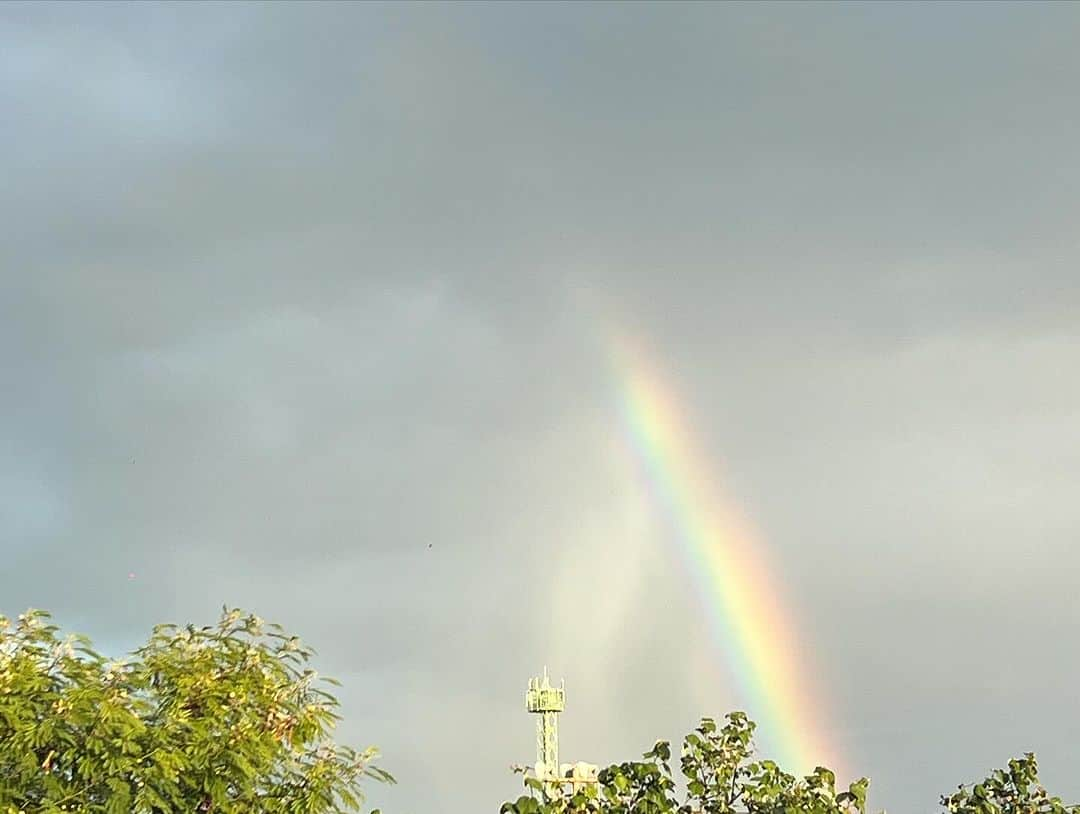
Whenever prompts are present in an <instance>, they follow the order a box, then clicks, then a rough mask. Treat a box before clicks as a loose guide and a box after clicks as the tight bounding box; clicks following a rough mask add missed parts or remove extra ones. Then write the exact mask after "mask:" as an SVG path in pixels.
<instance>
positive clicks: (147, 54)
mask: <svg viewBox="0 0 1080 814" xmlns="http://www.w3.org/2000/svg"><path fill="white" fill-rule="evenodd" d="M1078 37H1080V5H1076V4H1065V3H1061V4H1045V5H1043V4H1038V3H1034V2H1031V3H1022V4H1008V3H996V4H985V5H984V4H977V3H961V4H948V3H940V4H921V3H904V4H887V3H872V4H867V5H862V4H854V3H851V4H839V3H836V4H824V5H813V4H794V3H785V4H777V5H770V4H753V5H741V4H724V5H720V4H717V5H710V4H689V5H679V4H674V3H667V4H663V5H650V4H645V3H634V4H597V5H591V4H586V3H579V4H558V3H543V4H535V5H514V4H497V5H496V4H476V5H470V4H442V5H437V4H417V5H409V4H393V5H380V4H376V3H365V4H325V5H324V4H316V3H306V4H299V5H291V4H287V3H274V4H266V5H256V4H244V3H229V4H195V3H190V4H182V5H181V4H178V5H159V4H153V3H139V4H124V5H121V4H113V5H97V4H92V3H80V4H55V5H54V4H47V3H5V4H3V5H0V123H2V126H0V177H2V178H3V179H4V183H3V184H2V185H0V234H2V240H0V374H2V376H3V386H2V391H0V392H2V397H0V562H2V563H3V565H2V568H0V612H2V613H7V614H9V615H13V614H17V613H19V612H21V611H22V610H24V609H26V608H27V607H37V608H45V609H48V610H50V611H51V612H52V613H53V614H54V616H55V617H56V620H57V622H58V623H59V624H60V625H61V626H62V627H64V628H65V629H67V630H73V631H79V632H82V633H86V634H88V635H90V636H91V637H92V638H93V639H94V641H95V642H96V643H97V645H98V646H99V648H100V649H103V650H106V651H107V652H113V651H115V652H117V653H121V652H123V651H125V650H128V649H130V648H133V647H135V646H137V645H138V644H139V643H140V642H141V641H142V640H144V639H145V637H146V636H147V635H148V634H149V632H150V628H151V627H152V626H153V625H154V624H157V623H159V622H165V621H173V622H192V623H195V624H209V623H211V622H213V621H216V619H217V616H218V613H219V611H220V608H221V606H222V605H223V604H228V605H230V606H240V607H242V608H245V609H247V610H250V611H253V612H256V613H258V614H259V615H260V616H262V617H264V618H266V619H268V620H271V621H275V622H279V623H281V624H283V625H284V626H285V627H286V628H287V629H288V630H289V631H290V632H293V633H296V634H298V635H300V636H301V637H302V638H303V639H304V640H305V641H306V642H307V643H309V644H311V645H312V646H314V647H315V648H316V649H317V650H318V651H319V657H318V659H317V661H316V664H315V666H316V667H317V668H318V669H319V670H320V672H321V673H325V674H328V675H332V676H334V677H336V678H338V679H339V680H341V681H342V682H343V684H344V686H343V688H342V689H341V691H340V697H341V699H342V703H343V710H342V712H343V715H344V721H343V722H342V724H341V726H340V728H339V732H338V735H339V738H340V739H341V740H342V741H344V742H347V743H351V744H353V745H356V746H364V745H367V744H377V745H378V746H379V747H380V748H381V750H382V752H383V755H384V757H383V760H382V765H383V767H384V768H386V769H388V770H390V771H391V772H392V773H394V774H395V775H396V776H397V777H398V780H399V785H398V786H396V787H393V788H382V787H372V788H370V795H369V799H370V801H371V803H373V804H376V805H381V806H383V807H384V809H385V810H387V811H388V812H399V813H400V814H408V812H420V811H431V810H438V811H442V812H462V814H464V812H480V811H492V812H494V811H497V810H498V806H499V804H500V803H501V802H502V801H503V800H506V799H510V798H512V797H514V796H516V795H517V794H518V793H519V788H520V779H519V778H515V777H514V776H513V775H512V774H511V773H510V772H509V769H508V767H509V765H510V764H511V763H528V762H532V761H533V760H534V733H533V721H532V720H530V718H529V716H528V715H527V714H526V712H525V710H524V708H523V693H524V690H525V686H526V682H527V680H528V678H529V677H530V676H532V675H535V674H536V673H538V672H539V671H540V670H542V669H543V667H544V665H545V664H546V665H547V666H548V667H549V668H550V670H551V672H552V675H553V676H554V677H556V678H565V680H566V687H567V709H566V713H565V714H564V715H563V719H562V730H561V733H562V757H563V759H564V760H588V761H591V762H594V763H600V764H603V763H605V762H609V761H617V760H625V759H631V758H634V757H637V756H639V755H640V754H641V752H643V751H645V750H646V749H648V748H649V747H650V746H651V745H652V743H653V741H655V740H656V739H659V738H663V739H669V740H673V741H676V742H677V741H679V740H680V739H681V737H682V736H683V735H684V734H685V733H686V732H688V731H689V730H690V729H691V728H692V727H693V725H694V724H695V723H696V721H697V720H698V719H699V718H700V717H701V716H705V715H711V716H722V715H723V714H724V713H725V712H727V711H729V710H733V709H746V711H747V712H748V713H749V714H750V716H751V717H752V718H756V719H765V718H767V717H768V716H767V714H766V713H767V712H768V710H763V709H760V708H759V709H758V710H755V709H754V708H747V704H748V703H749V702H750V701H752V700H753V696H752V694H748V693H747V691H746V687H745V686H741V685H740V684H739V682H738V681H737V680H736V679H738V677H739V666H738V664H739V658H740V654H739V651H738V647H737V645H736V643H734V642H733V641H726V640H725V639H724V637H723V636H722V635H718V634H717V633H716V630H717V629H719V628H717V627H716V625H717V623H718V622H723V621H724V620H722V619H721V620H718V619H717V618H716V607H717V605H716V603H715V601H713V600H715V599H716V598H717V597H716V596H715V595H713V596H711V597H710V594H709V589H708V584H707V583H706V584H705V585H706V589H705V590H703V588H702V585H703V583H702V582H701V575H700V574H696V573H695V571H694V566H693V562H692V560H690V559H688V558H687V557H686V556H685V553H686V552H685V547H684V545H683V543H682V542H680V540H679V539H678V537H679V535H678V528H677V526H675V525H673V524H672V523H671V522H670V518H667V519H666V518H665V516H664V514H663V512H662V511H661V509H662V507H660V506H659V505H658V501H657V499H656V494H655V492H654V490H651V489H650V487H649V485H648V483H647V482H646V481H645V480H644V479H643V478H642V473H641V466H640V462H639V461H635V458H634V455H633V451H632V449H630V447H631V446H632V445H631V444H628V441H629V440H631V439H628V438H627V436H626V432H625V430H623V429H620V423H619V415H618V413H619V407H620V404H621V403H623V402H624V401H625V394H626V382H627V378H628V376H629V373H630V372H629V371H628V370H627V369H625V368H620V367H619V366H618V365H616V364H613V362H612V359H613V357H612V345H611V343H612V341H613V336H614V334H616V333H617V334H619V335H623V336H626V337H629V338H631V339H632V340H633V342H634V343H635V345H636V346H637V347H640V348H643V349H645V352H647V354H648V356H649V358H650V359H651V360H652V362H653V364H654V365H655V367H656V369H657V370H658V371H659V372H660V373H661V375H662V376H663V379H664V381H665V382H666V383H667V384H666V385H665V386H666V388H667V391H666V392H667V394H668V396H669V397H670V398H671V399H672V401H673V403H675V404H677V405H678V406H679V409H680V413H681V415H682V416H683V419H682V425H681V427H680V429H681V431H683V432H684V433H685V437H686V438H687V439H689V441H688V443H690V445H691V448H692V451H693V454H694V456H695V458H696V459H697V460H698V461H700V462H702V465H703V466H704V468H705V470H706V471H707V472H708V473H709V478H710V482H711V483H712V484H713V486H714V488H715V490H716V491H715V494H716V496H717V499H718V500H721V499H722V500H723V501H726V502H728V503H730V505H732V506H735V507H737V509H738V511H739V513H740V514H741V515H742V516H743V517H745V518H746V520H747V523H749V524H750V525H751V526H752V528H753V533H752V539H753V541H754V543H753V544H754V546H756V548H757V550H758V551H759V552H760V553H761V555H762V556H763V557H766V558H767V559H768V561H769V562H770V563H772V569H773V577H772V581H771V582H770V583H768V584H767V587H768V588H769V590H767V591H765V592H764V593H765V594H767V596H764V597H759V604H760V605H761V606H763V607H775V608H783V609H784V610H783V614H784V617H783V618H786V619H787V620H788V621H789V622H790V623H791V625H792V630H794V631H795V632H796V633H795V635H796V641H797V646H796V648H797V650H798V653H797V655H798V663H799V664H800V665H801V666H800V669H801V671H802V672H801V673H800V674H799V675H797V676H794V675H793V676H791V677H789V678H790V680H792V681H794V682H796V683H797V684H798V685H799V686H800V687H806V688H809V687H811V686H812V687H813V688H814V689H813V691H812V692H809V691H808V693H809V694H808V695H807V696H806V700H807V703H808V704H809V705H811V706H813V707H814V709H813V712H814V713H815V714H816V715H817V717H818V719H819V720H820V721H821V724H820V726H821V731H820V732H819V733H817V734H818V735H819V736H820V739H821V741H822V742H825V743H828V744H829V745H830V747H831V749H832V750H833V752H832V755H833V757H834V758H835V761H836V763H835V764H834V765H836V766H838V767H840V768H841V771H840V780H841V781H844V782H846V781H850V780H852V779H854V778H855V777H858V776H861V775H868V776H870V778H871V780H872V785H871V793H870V803H871V807H872V808H873V809H874V810H881V809H882V808H886V809H888V810H890V811H909V812H914V811H930V810H933V809H934V808H935V807H936V804H937V800H938V796H939V795H940V794H943V793H948V792H950V791H951V790H952V789H954V788H955V786H956V785H957V784H959V783H961V782H970V781H974V780H977V779H979V778H981V777H983V776H985V775H986V773H988V772H989V771H990V770H991V769H993V768H995V767H997V766H1001V765H1003V764H1004V763H1005V762H1006V761H1007V760H1008V759H1009V758H1010V757H1012V756H1014V755H1018V754H1020V753H1022V752H1024V751H1028V750H1032V751H1035V752H1036V753H1037V755H1038V756H1039V758H1040V764H1041V766H1042V771H1043V775H1044V781H1045V783H1046V784H1047V785H1048V786H1049V787H1050V789H1051V791H1052V792H1054V793H1057V794H1060V795H1062V796H1063V797H1066V798H1067V799H1069V798H1071V800H1072V801H1076V800H1077V799H1078V798H1080V774H1078V773H1077V772H1076V756H1077V747H1076V742H1075V736H1076V732H1077V731H1080V703H1078V702H1077V697H1076V690H1075V688H1076V685H1077V675H1078V673H1080V648H1077V647H1076V646H1075V641H1076V639H1077V634H1078V630H1080V600H1078V598H1077V591H1076V579H1077V577H1076V574H1077V572H1078V569H1080V548H1078V546H1077V544H1076V542H1077V539H1078V532H1080V501H1077V500H1076V495H1077V486H1078V485H1080V378H1078V377H1077V376H1076V375H1075V371H1076V370H1077V368H1078V366H1080V319H1078V316H1080V275H1078V274H1077V271H1076V269H1077V268H1078V265H1080V237H1078V236H1077V234H1078V233H1077V230H1076V227H1075V224H1076V223H1077V222H1078V221H1080V150H1078V148H1077V145H1078V144H1080V105H1078V104H1077V101H1076V83H1077V80H1078V77H1080V51H1078V50H1077V49H1076V47H1075V43H1076V41H1077V39H1078ZM129 574H133V575H134V578H130V577H129ZM729 578H730V579H732V580H735V579H737V578H738V575H735V574H733V575H730V576H729ZM712 590H713V591H714V594H715V592H717V591H719V590H720V589H719V588H717V587H716V586H712ZM744 621H746V620H744ZM750 621H753V620H750ZM759 627H760V628H761V631H762V632H761V635H762V636H763V637H765V638H766V639H767V637H768V627H767V626H765V625H759ZM760 643H761V645H762V646H763V647H766V648H768V647H770V646H772V645H771V644H770V643H769V642H768V641H763V642H760ZM767 702H768V701H767V698H766V703H767ZM774 723H775V724H776V725H775V726H774V728H773V729H772V730H769V731H762V732H759V736H760V737H759V745H761V746H762V748H763V749H764V750H768V749H769V748H770V744H779V743H781V742H782V741H783V740H784V738H785V737H789V736H790V735H791V733H785V732H783V731H778V730H779V729H781V728H782V727H783V725H784V721H783V719H780V720H779V721H774Z"/></svg>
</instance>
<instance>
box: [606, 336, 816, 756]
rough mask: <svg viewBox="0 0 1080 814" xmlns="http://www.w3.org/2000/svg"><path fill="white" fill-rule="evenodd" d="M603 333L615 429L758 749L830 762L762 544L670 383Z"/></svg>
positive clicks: (636, 352)
mask: <svg viewBox="0 0 1080 814" xmlns="http://www.w3.org/2000/svg"><path fill="white" fill-rule="evenodd" d="M608 339H609V340H610V341H608V342H607V343H606V344H607V347H608V348H609V350H610V352H611V355H612V361H613V363H614V372H615V375H616V380H617V392H618V405H617V408H618V413H619V417H620V423H621V429H622V433H623V435H624V436H625V439H626V440H627V441H628V442H629V446H630V447H631V448H632V450H633V451H634V457H635V458H636V459H637V461H638V463H639V464H640V467H641V469H642V470H643V471H644V474H645V477H646V479H647V482H648V484H649V488H650V491H651V492H652V494H653V496H654V499H655V500H656V502H657V504H658V507H659V508H661V509H662V511H663V512H664V514H665V515H666V516H667V520H668V521H669V522H670V523H671V526H672V528H673V530H674V532H675V534H674V536H675V538H676V539H677V540H678V545H679V548H680V551H681V553H682V555H683V559H684V562H685V565H686V566H687V569H688V570H689V571H690V573H691V575H692V577H693V580H694V583H695V587H696V589H697V592H698V594H699V598H700V600H701V602H702V604H703V605H704V607H705V608H706V611H707V614H708V617H709V627H710V631H711V633H712V636H713V638H714V640H715V644H716V646H717V648H719V649H720V650H721V651H722V652H723V654H724V656H725V660H726V661H727V662H728V666H729V667H730V668H731V671H732V673H733V674H734V676H735V678H736V681H737V683H738V685H739V687H740V689H741V690H742V693H743V696H744V698H745V700H746V701H747V706H746V712H747V714H748V715H749V716H750V718H751V719H753V720H754V721H756V722H757V723H758V731H757V734H758V737H759V738H760V739H761V741H763V742H764V743H765V744H767V745H768V746H769V747H771V752H772V753H771V754H765V755H764V756H765V757H772V758H773V759H775V760H776V761H777V763H779V764H780V767H781V768H782V769H784V770H785V771H788V772H792V773H794V774H806V773H808V772H810V771H812V770H813V769H814V767H816V766H819V765H825V766H829V767H830V768H832V769H833V770H834V771H835V770H837V767H836V765H835V763H834V761H835V760H836V755H834V754H833V753H832V750H831V749H830V748H828V744H827V742H826V741H827V739H826V738H825V736H824V731H823V729H822V727H821V724H820V721H821V720H822V719H823V718H824V717H825V716H824V710H823V703H822V701H821V698H820V695H819V694H818V693H816V692H815V691H814V690H813V688H812V682H811V680H810V676H809V674H808V672H807V671H805V670H804V669H802V666H801V664H800V663H799V662H800V658H799V653H800V644H801V640H800V638H799V636H798V635H797V633H796V631H795V629H794V625H793V624H792V621H791V617H790V614H789V613H788V612H787V610H786V608H785V607H784V603H783V599H784V595H785V591H784V590H783V588H782V587H781V585H780V583H779V582H778V580H777V579H776V577H775V576H774V575H773V574H772V572H771V569H770V568H769V567H768V565H769V563H768V559H767V553H768V552H767V550H766V548H765V547H764V544H763V542H762V541H761V540H759V539H758V538H757V537H756V536H755V535H754V533H753V531H752V530H751V529H750V528H749V527H748V524H747V523H746V522H745V521H744V520H743V518H742V517H740V515H739V513H738V512H737V511H736V510H734V509H733V508H732V507H730V506H727V505H725V504H724V501H723V499H722V496H721V491H720V489H719V487H718V485H717V483H716V478H715V477H713V476H712V474H711V472H710V468H709V466H708V462H707V461H706V460H705V458H704V456H703V455H702V454H701V452H700V451H699V448H698V446H697V445H696V444H695V443H694V441H693V440H692V439H691V438H690V436H689V433H688V429H687V428H688V426H689V422H688V421H687V419H686V417H685V416H684V415H683V412H682V411H681V410H680V409H679V405H678V404H677V400H676V397H675V391H674V390H673V389H672V387H671V386H669V385H668V384H667V383H666V382H665V381H664V380H663V379H662V378H661V377H660V375H659V373H658V372H657V368H656V366H655V365H654V364H652V363H651V362H650V360H649V357H648V355H647V354H646V352H645V351H644V350H643V349H642V348H641V347H640V346H639V345H637V344H634V343H633V342H631V341H630V340H629V338H627V337H626V336H625V335H620V334H615V333H612V332H608Z"/></svg>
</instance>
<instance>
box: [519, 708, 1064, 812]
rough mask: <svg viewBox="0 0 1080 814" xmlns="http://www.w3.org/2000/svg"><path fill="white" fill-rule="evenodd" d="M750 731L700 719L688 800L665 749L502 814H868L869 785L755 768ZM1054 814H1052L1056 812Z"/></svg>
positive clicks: (686, 744) (685, 759) (686, 768)
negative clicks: (839, 786)
mask: <svg viewBox="0 0 1080 814" xmlns="http://www.w3.org/2000/svg"><path fill="white" fill-rule="evenodd" d="M754 728H755V724H754V722H753V721H751V720H749V719H748V718H747V717H746V715H745V714H744V713H741V712H733V713H731V714H730V715H728V716H727V719H726V723H725V725H724V726H723V727H722V728H718V727H717V725H716V722H715V721H714V720H712V719H710V718H705V719H703V720H702V721H701V724H700V725H699V726H698V727H697V729H695V730H694V732H692V733H690V734H689V735H687V736H686V738H685V740H684V741H683V749H682V757H681V761H680V763H681V769H682V774H683V777H684V778H685V779H686V787H687V790H686V796H685V800H684V802H682V803H681V804H680V803H679V802H678V800H677V794H676V791H677V790H676V784H675V780H674V778H673V777H672V773H671V767H670V761H671V747H670V745H669V744H668V743H667V742H666V741H658V742H657V743H656V745H655V746H654V747H653V748H652V749H651V750H650V751H648V752H646V753H645V754H644V755H643V760H641V761H633V762H629V763H621V764H617V765H612V766H609V767H607V768H606V769H604V770H603V771H601V772H600V774H599V775H598V782H597V783H596V784H595V785H591V786H586V787H585V788H584V789H581V790H579V791H577V792H576V793H574V794H572V795H565V794H562V793H559V792H554V793H553V792H552V791H551V790H550V789H549V788H546V787H545V786H544V784H542V783H540V782H538V781H537V780H535V779H532V778H530V779H528V780H526V783H527V784H528V785H529V787H530V790H531V794H530V795H529V796H522V797H519V798H518V800H517V801H515V802H511V803H505V804H504V805H503V806H502V808H501V809H500V811H501V814H693V812H702V814H865V811H866V790H867V786H868V781H867V780H866V779H865V778H863V779H860V780H858V781H856V782H855V783H852V784H851V785H850V786H849V787H848V789H847V790H846V791H841V792H839V793H838V792H837V791H836V778H835V776H834V775H833V773H832V772H831V771H829V770H828V769H825V768H820V767H819V768H818V769H816V770H815V771H814V773H813V774H811V775H808V776H806V777H804V778H801V779H799V778H796V777H795V776H794V775H790V774H787V773H786V772H783V771H782V770H781V769H780V767H779V766H777V765H776V763H774V762H772V761H770V760H755V759H754V756H753V744H752V738H753V733H754ZM1055 814H1057V813H1056V812H1055Z"/></svg>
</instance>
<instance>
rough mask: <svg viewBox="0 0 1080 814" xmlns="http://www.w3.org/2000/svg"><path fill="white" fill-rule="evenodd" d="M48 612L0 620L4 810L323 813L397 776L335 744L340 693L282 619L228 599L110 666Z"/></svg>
mask: <svg viewBox="0 0 1080 814" xmlns="http://www.w3.org/2000/svg"><path fill="white" fill-rule="evenodd" d="M49 619H50V616H49V614H47V613H45V612H42V611H28V612H27V613H25V614H23V615H22V616H20V617H19V619H18V621H17V623H16V624H15V625H12V624H11V623H10V622H9V620H8V619H6V618H4V617H0V812H2V814H18V813H20V812H26V813H27V814H30V812H34V813H35V814H36V812H42V813H44V812H50V814H51V812H61V811H78V812H86V814H171V813H172V812H176V814H181V813H182V814H190V812H200V813H201V814H209V813H210V812H214V814H278V813H279V812H281V813H284V812H289V814H301V813H302V814H329V812H340V811H357V810H359V808H360V805H361V803H362V801H363V794H362V790H361V787H360V783H361V781H362V780H364V779H365V778H370V779H374V780H377V781H383V782H391V783H392V782H394V780H393V778H392V777H391V776H390V775H389V774H387V773H386V772H385V771H383V770H381V769H378V768H376V767H374V766H373V765H372V763H373V761H374V760H375V758H376V757H377V754H378V753H377V751H376V750H375V749H373V748H369V749H365V750H363V751H359V752H358V751H355V750H353V749H350V748H348V747H343V746H338V745H336V744H335V743H334V742H333V740H332V739H331V737H330V732H331V730H332V729H333V727H334V725H335V723H336V721H337V720H339V717H338V715H337V714H336V712H335V708H336V707H337V706H338V702H337V700H336V699H335V698H334V696H333V695H331V694H330V693H329V692H326V691H324V690H321V689H318V688H317V686H315V681H316V678H317V675H316V673H315V672H314V671H313V670H310V669H303V665H304V663H305V662H307V661H308V659H309V658H310V656H311V655H312V654H313V652H314V651H312V650H311V649H310V648H306V647H304V646H302V645H301V643H300V641H299V639H297V638H296V637H294V636H289V635H286V634H285V633H284V632H283V631H282V629H281V627H280V626H278V625H268V626H267V625H264V623H263V622H262V620H260V619H259V618H258V617H256V616H252V615H246V614H244V613H243V612H241V611H240V610H231V611H229V610H227V609H223V611H222V616H221V620H220V621H219V622H218V624H217V625H216V626H213V627H202V628H198V629H196V628H194V627H192V626H190V625H189V626H187V627H186V628H183V629H180V628H177V627H176V626H175V625H160V626H158V627H156V628H154V631H153V634H152V635H151V637H150V639H149V641H148V643H147V644H146V645H145V646H144V647H142V648H140V649H138V650H136V651H135V652H134V653H133V654H132V655H131V657H130V658H129V659H128V660H126V661H121V662H108V661H107V660H106V659H105V658H104V657H102V656H101V655H99V654H98V653H96V652H95V651H94V650H92V649H91V647H90V642H89V640H88V639H86V638H85V637H82V636H69V637H68V638H67V639H65V640H60V639H59V638H58V636H57V631H58V628H57V627H56V626H55V625H52V624H50V623H49ZM322 680H323V681H326V682H328V683H331V684H335V685H337V682H334V681H332V680H330V679H322ZM337 686H340V685H337Z"/></svg>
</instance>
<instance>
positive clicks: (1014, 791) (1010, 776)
mask: <svg viewBox="0 0 1080 814" xmlns="http://www.w3.org/2000/svg"><path fill="white" fill-rule="evenodd" d="M941 804H942V805H943V806H944V807H945V810H946V811H948V812H949V814H1080V805H1072V806H1069V805H1064V804H1063V803H1062V802H1061V798H1060V797H1051V796H1050V795H1049V794H1047V792H1046V789H1045V788H1043V786H1042V784H1041V783H1040V782H1039V764H1038V763H1037V762H1036V760H1035V755H1033V754H1031V753H1030V752H1029V753H1028V754H1026V755H1024V756H1023V757H1022V758H1015V759H1013V760H1010V761H1009V767H1008V768H1007V769H995V770H994V771H993V772H991V773H990V776H989V777H987V778H986V779H985V780H983V781H982V782H980V783H975V784H973V785H969V786H960V787H959V788H958V789H957V791H956V792H954V793H953V794H949V795H944V796H942V798H941Z"/></svg>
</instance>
